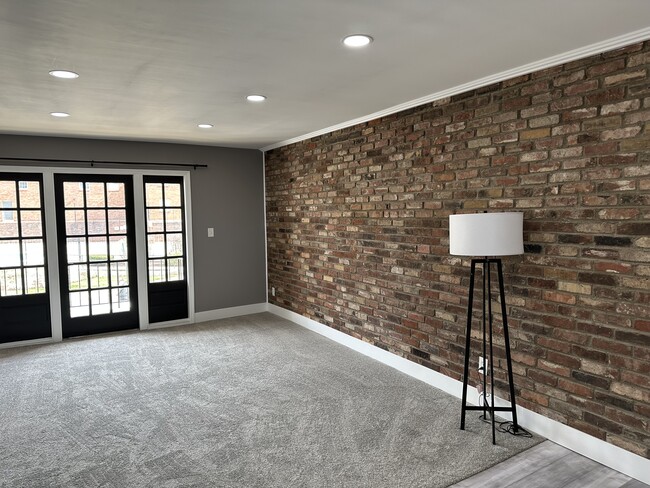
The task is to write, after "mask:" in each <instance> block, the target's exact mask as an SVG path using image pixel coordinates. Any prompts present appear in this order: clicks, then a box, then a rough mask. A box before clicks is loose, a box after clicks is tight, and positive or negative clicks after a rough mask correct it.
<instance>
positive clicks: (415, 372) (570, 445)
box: [268, 303, 650, 484]
mask: <svg viewBox="0 0 650 488" xmlns="http://www.w3.org/2000/svg"><path fill="white" fill-rule="evenodd" d="M268 311H269V312H271V313H272V314H274V315H277V316H279V317H282V318H284V319H287V320H290V321H291V322H293V323H295V324H297V325H300V326H301V327H304V328H306V329H309V330H311V331H313V332H316V333H317V334H320V335H322V336H325V337H327V338H328V339H331V340H333V341H335V342H338V343H339V344H342V345H344V346H346V347H349V348H350V349H353V350H354V351H357V352H359V353H361V354H363V355H365V356H369V357H371V358H373V359H375V360H377V361H379V362H381V363H384V364H386V365H387V366H390V367H392V368H395V369H396V370H398V371H401V372H402V373H405V374H407V375H409V376H411V377H413V378H415V379H418V380H420V381H423V382H425V383H427V384H428V385H431V386H433V387H435V388H438V389H439V390H442V391H444V392H446V393H448V394H450V395H452V396H455V397H456V398H462V391H463V390H462V388H463V384H462V382H460V381H458V380H455V379H453V378H450V377H448V376H445V375H443V374H441V373H438V372H436V371H433V370H431V369H429V368H426V367H424V366H422V365H420V364H417V363H414V362H413V361H409V360H408V359H405V358H403V357H400V356H397V355H396V354H393V353H391V352H388V351H384V350H383V349H380V348H379V347H377V346H374V345H372V344H369V343H367V342H364V341H362V340H359V339H356V338H354V337H352V336H349V335H347V334H345V333H343V332H340V331H338V330H335V329H332V328H331V327H328V326H326V325H323V324H321V323H320V322H316V321H315V320H312V319H310V318H307V317H304V316H302V315H300V314H297V313H295V312H292V311H290V310H286V309H284V308H281V307H278V306H277V305H273V304H271V303H269V304H268ZM467 393H468V395H467V396H468V398H467V400H468V402H470V403H472V404H474V405H477V404H478V393H477V391H476V388H473V387H471V386H470V387H469V388H468V391H467ZM495 404H497V406H508V405H509V403H508V402H506V401H505V400H502V399H500V398H495ZM503 418H505V419H506V420H509V419H510V418H511V417H510V414H508V413H505V412H504V413H503ZM517 420H518V422H519V424H520V425H521V426H522V427H524V428H526V429H528V430H531V431H532V432H535V433H537V434H539V435H541V436H542V437H545V438H547V439H548V440H550V441H553V442H555V443H556V444H559V445H561V446H564V447H566V448H567V449H570V450H572V451H575V452H577V453H578V454H582V455H583V456H585V457H588V458H590V459H593V460H594V461H596V462H599V463H601V464H603V465H605V466H608V467H610V468H612V469H615V470H616V471H619V472H621V473H623V474H626V475H628V476H631V477H632V478H635V479H637V480H639V481H642V482H644V483H648V484H650V460H648V459H645V458H643V457H641V456H639V455H637V454H634V453H631V452H629V451H626V450H625V449H622V448H620V447H618V446H615V445H613V444H609V443H607V442H605V441H602V440H600V439H597V438H595V437H592V436H590V435H588V434H585V433H584V432H581V431H579V430H576V429H574V428H572V427H569V426H566V425H564V424H562V423H560V422H558V421H556V420H553V419H550V418H547V417H544V416H543V415H540V414H538V413H536V412H533V411H532V410H528V409H527V408H523V407H521V406H519V405H518V406H517Z"/></svg>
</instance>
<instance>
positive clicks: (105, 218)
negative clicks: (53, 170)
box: [54, 174, 139, 337]
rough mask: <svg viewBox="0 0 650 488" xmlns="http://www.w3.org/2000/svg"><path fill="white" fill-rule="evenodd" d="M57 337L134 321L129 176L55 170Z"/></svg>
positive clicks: (135, 295) (135, 303)
mask: <svg viewBox="0 0 650 488" xmlns="http://www.w3.org/2000/svg"><path fill="white" fill-rule="evenodd" d="M54 187H55V188H54V190H55V202H56V221H57V234H58V252H59V278H60V286H61V325H62V331H63V337H71V336H78V335H85V334H94V333H100V332H111V331H117V330H125V329H133V328H137V327H138V326H139V314H138V293H137V279H136V261H135V249H136V246H135V234H134V231H135V219H134V213H133V206H134V202H133V178H132V177H131V176H124V175H96V174H93V175H88V174H55V175H54Z"/></svg>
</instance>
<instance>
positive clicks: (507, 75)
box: [260, 27, 650, 152]
mask: <svg viewBox="0 0 650 488" xmlns="http://www.w3.org/2000/svg"><path fill="white" fill-rule="evenodd" d="M648 39H650V27H646V28H644V29H641V30H637V31H634V32H630V33H628V34H624V35H622V36H618V37H613V38H611V39H607V40H605V41H601V42H597V43H595V44H590V45H589V46H585V47H581V48H578V49H573V50H571V51H567V52H565V53H562V54H557V55H555V56H551V57H549V58H545V59H542V60H540V61H535V62H532V63H528V64H525V65H523V66H519V67H518V68H513V69H509V70H506V71H502V72H500V73H496V74H493V75H490V76H486V77H484V78H479V79H478V80H474V81H470V82H469V83H464V84H462V85H457V86H455V87H452V88H449V89H446V90H442V91H439V92H436V93H432V94H431V95H426V96H424V97H421V98H416V99H415V100H410V101H408V102H404V103H400V104H399V105H393V106H392V107H388V108H387V109H384V110H380V111H379V112H374V113H371V114H369V115H365V116H363V117H358V118H356V119H352V120H348V121H347V122H342V123H340V124H336V125H332V126H330V127H325V128H324V129H320V130H317V131H314V132H309V133H308V134H303V135H301V136H298V137H293V138H291V139H287V140H285V141H280V142H276V143H274V144H270V145H268V146H265V147H262V148H260V151H263V152H266V151H270V150H271V149H276V148H278V147H282V146H287V145H289V144H293V143H296V142H300V141H304V140H307V139H311V138H312V137H317V136H321V135H323V134H327V133H329V132H334V131H336V130H340V129H345V128H346V127H351V126H353V125H356V124H361V123H364V122H368V121H370V120H374V119H378V118H381V117H385V116H387V115H392V114H394V113H397V112H401V111H403V110H407V109H410V108H414V107H418V106H420V105H424V104H426V103H430V102H435V101H436V100H440V99H442V98H446V97H451V96H454V95H458V94H460V93H465V92H468V91H470V90H475V89H477V88H482V87H484V86H488V85H491V84H493V83H498V82H500V81H505V80H509V79H511V78H516V77H517V76H521V75H527V74H530V73H533V72H535V71H540V70H543V69H546V68H552V67H553V66H558V65H560V64H564V63H569V62H571V61H576V60H578V59H582V58H586V57H589V56H593V55H594V54H600V53H604V52H607V51H613V50H615V49H619V48H621V47H625V46H629V45H630V44H635V43H637V42H642V41H647V40H648Z"/></svg>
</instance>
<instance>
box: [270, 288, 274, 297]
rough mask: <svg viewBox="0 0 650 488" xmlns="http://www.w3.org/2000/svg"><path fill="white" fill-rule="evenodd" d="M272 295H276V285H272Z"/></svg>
mask: <svg viewBox="0 0 650 488" xmlns="http://www.w3.org/2000/svg"><path fill="white" fill-rule="evenodd" d="M271 296H272V297H274V296H275V286H272V287H271Z"/></svg>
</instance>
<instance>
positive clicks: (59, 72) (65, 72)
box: [50, 69, 79, 80]
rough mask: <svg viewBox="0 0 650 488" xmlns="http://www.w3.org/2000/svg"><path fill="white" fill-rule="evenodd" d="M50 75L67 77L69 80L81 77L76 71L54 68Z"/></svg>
mask: <svg viewBox="0 0 650 488" xmlns="http://www.w3.org/2000/svg"><path fill="white" fill-rule="evenodd" d="M50 75H52V76H54V77H55V78H65V79H67V80H73V79H74V78H79V75H78V74H77V73H75V72H74V71H68V70H65V69H53V70H52V71H50Z"/></svg>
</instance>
